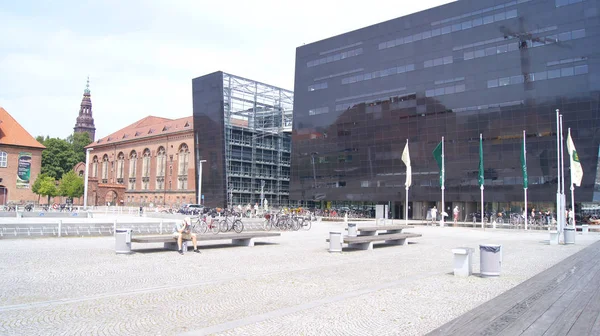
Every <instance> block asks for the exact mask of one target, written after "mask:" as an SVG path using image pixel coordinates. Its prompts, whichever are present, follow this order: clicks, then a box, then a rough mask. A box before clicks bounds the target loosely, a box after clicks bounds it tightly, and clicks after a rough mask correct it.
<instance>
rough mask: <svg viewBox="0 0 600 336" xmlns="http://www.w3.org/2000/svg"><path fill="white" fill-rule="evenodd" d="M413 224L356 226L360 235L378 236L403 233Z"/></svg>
mask: <svg viewBox="0 0 600 336" xmlns="http://www.w3.org/2000/svg"><path fill="white" fill-rule="evenodd" d="M412 228H414V226H412V225H380V226H363V227H359V228H356V231H358V233H359V235H360V236H377V235H383V234H393V233H402V230H404V229H412Z"/></svg>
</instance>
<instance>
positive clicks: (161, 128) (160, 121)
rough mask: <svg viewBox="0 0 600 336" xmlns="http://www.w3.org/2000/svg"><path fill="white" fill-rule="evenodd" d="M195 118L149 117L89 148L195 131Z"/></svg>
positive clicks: (92, 144) (95, 142) (94, 143)
mask: <svg viewBox="0 0 600 336" xmlns="http://www.w3.org/2000/svg"><path fill="white" fill-rule="evenodd" d="M193 129H194V124H193V117H191V116H190V117H184V118H179V119H168V118H161V117H154V116H147V117H146V118H144V119H141V120H138V121H136V122H134V123H133V124H131V125H129V126H127V127H125V128H123V129H120V130H118V131H116V132H114V133H112V134H111V135H109V136H106V137H104V138H101V139H98V140H97V141H94V142H92V143H91V144H89V145H88V146H87V147H94V146H102V145H106V144H114V143H119V142H123V141H130V140H136V139H143V138H147V137H152V136H157V135H163V134H170V133H175V132H181V131H185V130H193Z"/></svg>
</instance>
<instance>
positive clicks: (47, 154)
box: [42, 138, 79, 180]
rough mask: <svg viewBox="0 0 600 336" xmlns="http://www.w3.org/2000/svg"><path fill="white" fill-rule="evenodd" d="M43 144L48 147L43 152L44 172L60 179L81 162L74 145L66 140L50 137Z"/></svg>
mask: <svg viewBox="0 0 600 336" xmlns="http://www.w3.org/2000/svg"><path fill="white" fill-rule="evenodd" d="M43 145H44V146H46V149H44V151H43V152H42V174H46V175H48V176H50V177H53V178H55V179H57V180H59V179H60V178H61V177H62V176H63V174H64V173H66V172H68V171H70V170H72V169H73V167H74V166H75V164H77V162H79V161H78V160H77V157H76V155H75V152H74V151H73V147H72V146H71V144H70V143H68V142H67V141H66V140H62V139H59V138H50V139H48V140H45V141H44V142H43Z"/></svg>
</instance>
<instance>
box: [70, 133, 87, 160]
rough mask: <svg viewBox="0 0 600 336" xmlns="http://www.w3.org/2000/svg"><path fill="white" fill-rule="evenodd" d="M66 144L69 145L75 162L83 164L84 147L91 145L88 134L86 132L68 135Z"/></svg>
mask: <svg viewBox="0 0 600 336" xmlns="http://www.w3.org/2000/svg"><path fill="white" fill-rule="evenodd" d="M67 142H68V143H69V144H71V147H72V148H73V152H74V153H75V157H76V158H77V162H85V146H87V145H89V144H90V143H92V140H91V139H90V136H89V134H87V133H86V132H83V133H74V134H73V135H69V137H68V138H67Z"/></svg>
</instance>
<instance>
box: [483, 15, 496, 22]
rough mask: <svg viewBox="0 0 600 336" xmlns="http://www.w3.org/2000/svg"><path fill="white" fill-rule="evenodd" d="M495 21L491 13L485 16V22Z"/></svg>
mask: <svg viewBox="0 0 600 336" xmlns="http://www.w3.org/2000/svg"><path fill="white" fill-rule="evenodd" d="M492 22H494V16H493V15H490V16H486V17H484V18H483V24H490V23H492Z"/></svg>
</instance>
